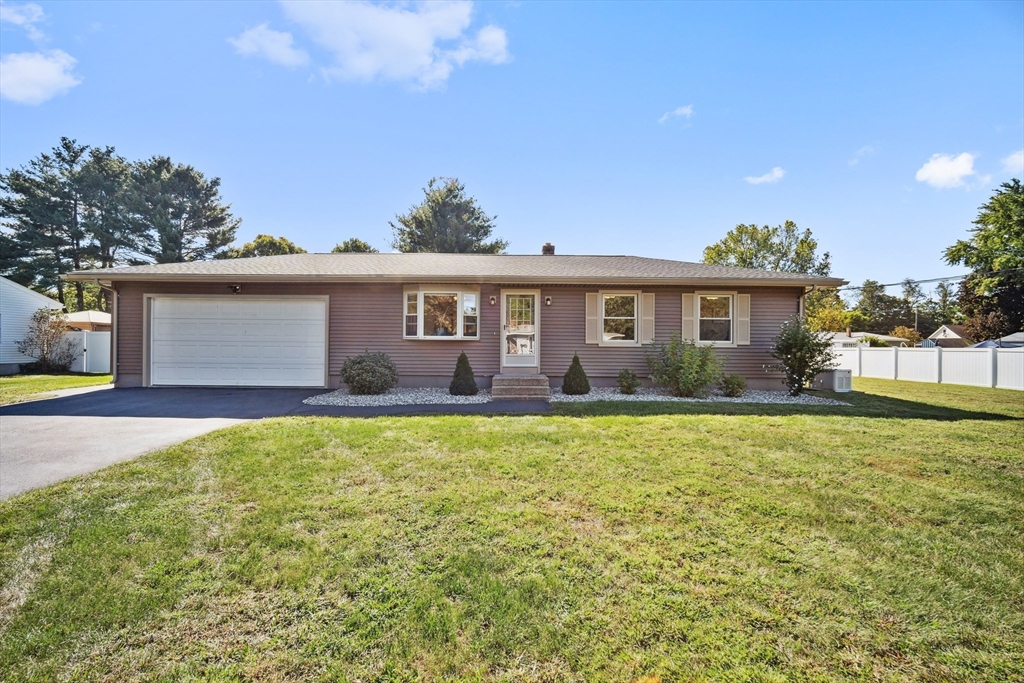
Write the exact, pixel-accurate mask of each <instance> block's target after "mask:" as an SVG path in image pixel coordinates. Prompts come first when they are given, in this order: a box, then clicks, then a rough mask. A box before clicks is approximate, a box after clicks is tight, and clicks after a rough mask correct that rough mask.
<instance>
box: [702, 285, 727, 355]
mask: <svg viewBox="0 0 1024 683" xmlns="http://www.w3.org/2000/svg"><path fill="white" fill-rule="evenodd" d="M697 314H698V320H697V341H701V342H722V343H725V344H730V343H732V341H733V333H732V295H731V294H701V295H699V297H698V302H697Z"/></svg>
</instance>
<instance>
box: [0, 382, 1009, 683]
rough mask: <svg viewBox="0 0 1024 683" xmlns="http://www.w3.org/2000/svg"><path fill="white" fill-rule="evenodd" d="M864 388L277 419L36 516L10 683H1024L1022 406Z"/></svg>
mask: <svg viewBox="0 0 1024 683" xmlns="http://www.w3.org/2000/svg"><path fill="white" fill-rule="evenodd" d="M856 388H857V389H858V392H857V393H855V394H853V395H852V397H851V402H853V403H854V404H855V405H854V406H852V407H848V408H828V409H817V408H816V409H795V408H786V407H765V406H761V407H756V408H750V407H743V406H725V407H723V406H707V405H704V406H693V405H682V406H681V405H679V404H650V405H635V404H634V405H630V406H628V407H627V408H626V409H623V408H622V406H618V407H616V406H611V405H609V404H593V405H590V406H582V407H581V406H578V405H574V406H561V407H559V411H560V412H561V413H562V414H557V415H553V416H526V417H523V416H520V417H497V418H494V417H490V418H489V417H414V418H379V419H372V420H358V419H333V418H284V419H273V420H264V421H260V422H254V423H249V424H245V425H241V426H238V427H234V428H231V429H227V430H223V431H220V432H215V433H213V434H210V435H207V436H205V437H202V438H199V439H194V440H192V441H189V442H187V443H185V444H182V445H180V446H177V447H175V448H171V449H168V450H165V451H162V452H158V453H154V454H150V455H147V456H144V457H142V458H140V459H138V460H136V461H134V462H131V463H125V464H122V465H117V466H114V467H111V468H108V469H106V470H104V471H102V472H100V473H97V474H95V475H91V476H88V477H83V478H79V479H75V480H72V481H70V482H67V483H64V484H60V485H57V486H54V487H51V488H49V489H45V490H40V491H35V492H30V493H28V494H25V495H22V496H19V497H17V498H14V499H12V500H8V501H6V502H3V503H0V581H2V589H0V679H2V680H5V681H15V680H39V681H44V680H45V681H49V680H76V681H77V680H111V681H114V680H197V679H198V680H261V681H262V680H336V681H412V680H422V681H433V680H467V681H491V680H495V681H499V680H500V681H533V680H536V681H601V680H606V681H630V680H634V679H637V678H640V677H642V676H659V677H660V678H661V680H663V681H666V682H667V681H677V680H682V681H688V680H723V681H783V680H787V681H788V680H797V681H832V680H850V681H904V680H916V681H1008V680H1018V681H1019V680H1024V533H1022V530H1024V394H1021V393H1020V392H1016V393H1011V392H1008V391H998V390H990V389H971V388H966V387H948V386H932V385H924V384H911V383H905V382H904V383H898V384H897V383H895V382H885V381H860V382H858V383H857V384H856ZM730 411H733V412H732V413H730ZM744 411H745V412H746V413H747V414H743V413H744ZM630 412H633V413H637V414H628V413H630ZM588 413H590V414H588Z"/></svg>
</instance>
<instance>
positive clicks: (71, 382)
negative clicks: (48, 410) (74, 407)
mask: <svg viewBox="0 0 1024 683" xmlns="http://www.w3.org/2000/svg"><path fill="white" fill-rule="evenodd" d="M110 380H111V376H110V375H84V374H81V375H80V374H74V375H70V374H68V375H8V376H3V377H0V406H5V405H8V404H10V403H20V402H21V401H28V400H31V399H37V398H45V397H46V394H47V393H48V392H51V391H58V390H60V389H78V388H79V387H92V386H96V385H97V384H110Z"/></svg>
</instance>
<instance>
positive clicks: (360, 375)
mask: <svg viewBox="0 0 1024 683" xmlns="http://www.w3.org/2000/svg"><path fill="white" fill-rule="evenodd" d="M341 378H342V380H344V382H345V384H347V385H348V390H349V393H351V394H383V393H384V392H386V391H387V390H388V389H390V388H391V387H393V386H395V385H396V384H398V368H396V367H395V364H394V363H393V362H392V361H391V357H390V356H388V354H386V353H364V354H362V355H361V356H355V357H353V358H347V359H346V360H345V364H344V365H343V366H341Z"/></svg>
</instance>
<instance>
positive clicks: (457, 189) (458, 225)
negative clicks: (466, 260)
mask: <svg viewBox="0 0 1024 683" xmlns="http://www.w3.org/2000/svg"><path fill="white" fill-rule="evenodd" d="M423 194H424V195H426V196H425V197H424V199H423V202H422V203H421V204H419V205H418V206H414V207H412V208H411V209H409V213H407V214H405V215H404V216H396V217H395V220H397V221H398V224H397V225H396V224H395V223H391V224H390V225H391V229H392V230H393V231H394V235H395V237H394V241H392V243H391V246H392V247H394V248H395V249H397V250H398V251H401V252H403V253H418V252H431V253H442V254H502V253H504V252H505V247H507V246H508V242H506V241H505V240H500V239H495V240H491V241H490V242H488V241H487V240H488V239H489V238H490V237H491V233H492V232H493V231H494V219H495V218H497V216H488V215H487V214H486V213H484V211H483V209H481V208H480V207H479V206H477V204H476V199H474V198H473V197H470V196H468V195H466V186H465V185H463V184H462V183H460V182H459V180H458V178H431V179H430V182H429V183H427V186H426V187H425V188H423Z"/></svg>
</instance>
